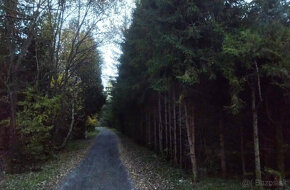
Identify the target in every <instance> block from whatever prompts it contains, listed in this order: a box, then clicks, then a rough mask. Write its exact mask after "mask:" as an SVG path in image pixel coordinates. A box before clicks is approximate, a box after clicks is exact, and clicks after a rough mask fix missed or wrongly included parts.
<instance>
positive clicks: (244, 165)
mask: <svg viewBox="0 0 290 190" xmlns="http://www.w3.org/2000/svg"><path fill="white" fill-rule="evenodd" d="M240 128H241V132H240V135H241V162H242V172H243V176H245V175H246V162H245V147H244V132H243V127H242V125H241V127H240Z"/></svg>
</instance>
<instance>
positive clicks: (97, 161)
mask: <svg viewBox="0 0 290 190" xmlns="http://www.w3.org/2000/svg"><path fill="white" fill-rule="evenodd" d="M99 130H100V134H99V135H98V136H97V138H96V140H95V141H94V144H93V146H92V147H91V149H90V150H89V152H88V154H87V156H86V157H85V159H84V160H83V161H82V162H81V164H80V165H79V166H78V167H77V168H75V169H74V170H73V171H71V172H70V173H69V174H68V175H67V176H66V177H65V178H64V179H63V181H62V183H61V184H60V185H59V187H58V188H57V190H133V189H134V188H133V185H132V184H131V182H130V179H129V177H128V172H127V171H126V168H125V167H124V165H123V164H122V162H121V161H120V158H119V149H118V143H119V140H118V137H117V135H116V134H114V133H113V132H112V131H110V130H108V129H103V128H100V129H99Z"/></svg>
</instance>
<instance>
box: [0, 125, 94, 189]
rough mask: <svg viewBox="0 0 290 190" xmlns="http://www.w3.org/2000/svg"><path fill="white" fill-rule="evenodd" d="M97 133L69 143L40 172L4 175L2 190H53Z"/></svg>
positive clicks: (87, 148)
mask: <svg viewBox="0 0 290 190" xmlns="http://www.w3.org/2000/svg"><path fill="white" fill-rule="evenodd" d="M97 135H98V131H93V132H90V133H89V135H88V139H86V140H75V141H69V142H68V144H67V146H66V148H65V149H63V150H62V151H60V152H59V153H57V154H56V155H55V156H54V158H52V159H50V160H49V161H47V162H44V163H43V164H42V165H41V166H42V170H41V171H40V172H27V173H22V174H13V175H8V174H5V175H4V180H3V181H2V182H1V183H0V189H1V190H2V189H3V190H32V189H33V190H53V189H55V186H56V185H57V184H58V183H60V181H61V180H62V179H63V177H64V176H66V175H67V173H68V172H69V171H71V170H72V169H73V168H75V167H76V166H77V165H78V164H79V163H80V161H81V160H83V158H84V157H85V155H86V154H87V152H88V150H89V148H90V147H91V146H92V145H93V142H94V139H95V137H96V136H97Z"/></svg>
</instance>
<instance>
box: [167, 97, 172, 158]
mask: <svg viewBox="0 0 290 190" xmlns="http://www.w3.org/2000/svg"><path fill="white" fill-rule="evenodd" d="M168 100H169V101H168V131H169V149H168V153H169V156H170V157H171V156H172V131H171V130H172V124H171V99H170V93H169V97H168Z"/></svg>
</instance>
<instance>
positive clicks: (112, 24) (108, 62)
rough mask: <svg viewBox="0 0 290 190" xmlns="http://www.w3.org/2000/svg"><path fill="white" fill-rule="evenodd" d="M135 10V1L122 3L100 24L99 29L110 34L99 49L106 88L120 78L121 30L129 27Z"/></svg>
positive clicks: (130, 0)
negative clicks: (113, 80) (110, 82)
mask: <svg viewBox="0 0 290 190" xmlns="http://www.w3.org/2000/svg"><path fill="white" fill-rule="evenodd" d="M134 8H135V0H125V1H120V5H119V6H117V9H116V10H115V9H114V10H113V11H112V12H111V13H110V15H109V17H108V18H107V19H105V20H104V21H102V22H100V23H99V26H98V28H100V29H101V30H103V31H104V32H107V33H108V35H107V37H106V39H105V40H104V42H103V43H101V44H100V45H99V48H98V50H99V52H100V54H101V57H102V59H103V64H102V82H103V85H104V87H107V86H108V82H109V80H110V78H115V77H117V76H118V69H117V65H118V63H119V62H118V59H119V57H120V56H121V54H122V51H121V47H120V43H121V42H122V41H123V40H124V37H123V35H122V32H121V28H124V26H126V28H128V27H129V24H130V21H131V19H132V13H133V11H134Z"/></svg>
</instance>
